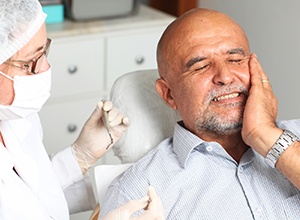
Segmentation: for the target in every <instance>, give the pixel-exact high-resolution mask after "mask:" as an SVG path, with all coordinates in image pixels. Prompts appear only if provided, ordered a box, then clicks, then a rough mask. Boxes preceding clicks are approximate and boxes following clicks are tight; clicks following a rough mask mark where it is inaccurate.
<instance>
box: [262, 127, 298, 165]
mask: <svg viewBox="0 0 300 220" xmlns="http://www.w3.org/2000/svg"><path fill="white" fill-rule="evenodd" d="M295 141H299V138H298V137H297V136H296V135H295V134H293V133H292V132H291V131H288V130H284V131H283V133H282V134H281V135H280V137H279V138H278V140H277V141H276V142H275V144H274V145H273V146H272V148H271V149H270V151H269V152H268V153H267V156H266V157H265V162H266V163H267V164H269V165H270V166H271V167H272V168H274V167H275V165H276V163H277V161H278V159H279V157H280V155H281V154H282V153H283V152H284V151H285V150H286V149H287V148H288V147H289V146H291V145H292V144H293V143H294V142H295Z"/></svg>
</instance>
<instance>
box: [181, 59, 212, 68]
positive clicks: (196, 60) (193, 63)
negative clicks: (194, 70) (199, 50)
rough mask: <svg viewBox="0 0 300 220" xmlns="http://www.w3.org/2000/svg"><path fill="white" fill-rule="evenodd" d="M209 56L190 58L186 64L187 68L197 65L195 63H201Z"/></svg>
mask: <svg viewBox="0 0 300 220" xmlns="http://www.w3.org/2000/svg"><path fill="white" fill-rule="evenodd" d="M206 59H207V57H195V58H192V59H190V60H189V61H188V62H187V63H186V64H185V69H189V68H191V67H192V66H193V65H195V63H199V62H201V61H203V60H206Z"/></svg>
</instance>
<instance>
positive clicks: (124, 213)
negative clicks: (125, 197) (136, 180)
mask: <svg viewBox="0 0 300 220" xmlns="http://www.w3.org/2000/svg"><path fill="white" fill-rule="evenodd" d="M141 209H145V212H144V213H143V214H141V215H139V216H137V217H131V215H132V214H133V213H135V212H137V211H139V210H141ZM133 219H135V220H164V219H165V217H164V210H163V206H162V203H161V200H160V199H159V197H158V196H157V194H156V192H155V190H154V188H153V187H152V186H149V189H148V196H145V197H143V198H141V199H138V200H131V201H129V202H127V203H126V204H124V205H122V206H120V207H119V208H116V209H114V210H112V211H111V212H110V213H108V214H107V215H106V216H104V217H103V218H101V220H133Z"/></svg>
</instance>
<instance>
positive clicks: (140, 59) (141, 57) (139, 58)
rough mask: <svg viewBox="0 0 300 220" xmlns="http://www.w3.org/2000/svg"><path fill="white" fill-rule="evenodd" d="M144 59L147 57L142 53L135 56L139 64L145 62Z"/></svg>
mask: <svg viewBox="0 0 300 220" xmlns="http://www.w3.org/2000/svg"><path fill="white" fill-rule="evenodd" d="M144 61H145V58H144V57H143V56H141V55H138V56H136V57H135V62H136V63H137V64H138V65H140V64H143V63H144Z"/></svg>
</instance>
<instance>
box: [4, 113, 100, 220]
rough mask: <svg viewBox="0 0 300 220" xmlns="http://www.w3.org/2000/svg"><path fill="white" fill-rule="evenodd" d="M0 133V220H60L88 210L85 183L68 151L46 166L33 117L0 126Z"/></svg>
mask: <svg viewBox="0 0 300 220" xmlns="http://www.w3.org/2000/svg"><path fill="white" fill-rule="evenodd" d="M0 131H1V134H2V136H3V139H4V142H5V146H4V145H3V144H2V143H0V219H1V220H21V219H22V220H44V219H47V220H48V219H57V220H65V219H69V211H70V213H74V212H78V211H85V210H89V209H92V207H93V206H94V205H95V204H94V203H95V201H94V197H93V193H92V188H91V187H90V185H89V181H88V177H86V178H85V179H84V177H83V176H82V173H81V170H80V167H79V166H78V163H77V162H76V160H75V158H74V157H73V154H72V151H71V148H70V147H67V148H65V149H64V150H63V151H61V152H59V153H57V154H56V155H54V156H53V158H52V159H51V160H50V158H49V156H48V155H47V153H46V151H45V148H44V146H43V143H42V137H43V134H42V128H41V124H40V120H39V117H38V115H37V114H34V115H32V116H30V117H28V118H27V119H17V120H10V121H0ZM13 168H14V169H13ZM67 201H68V202H67ZM68 206H69V209H68Z"/></svg>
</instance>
